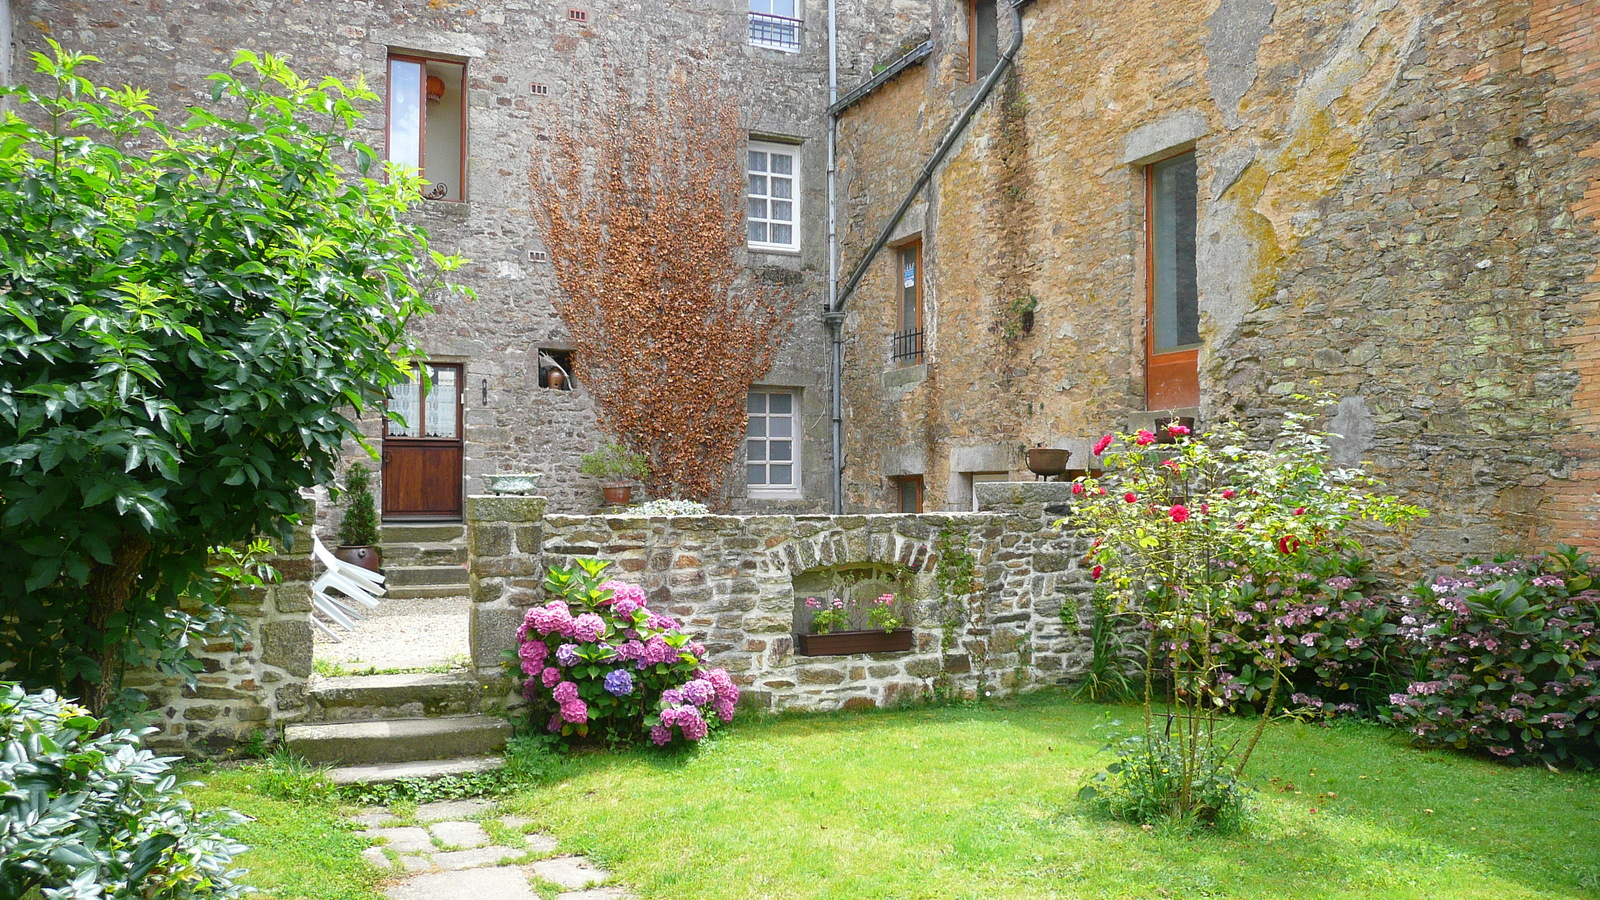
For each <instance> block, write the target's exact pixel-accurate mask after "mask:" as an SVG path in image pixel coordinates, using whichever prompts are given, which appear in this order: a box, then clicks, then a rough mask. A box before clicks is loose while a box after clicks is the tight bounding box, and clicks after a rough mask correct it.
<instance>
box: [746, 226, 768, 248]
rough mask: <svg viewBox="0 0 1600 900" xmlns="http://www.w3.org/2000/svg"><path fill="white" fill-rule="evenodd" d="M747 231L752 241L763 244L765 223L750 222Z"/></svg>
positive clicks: (765, 235) (765, 230)
mask: <svg viewBox="0 0 1600 900" xmlns="http://www.w3.org/2000/svg"><path fill="white" fill-rule="evenodd" d="M749 232H750V241H751V242H752V243H756V244H765V243H766V242H767V223H765V222H751V223H750V226H749Z"/></svg>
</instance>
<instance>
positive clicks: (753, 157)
mask: <svg viewBox="0 0 1600 900" xmlns="http://www.w3.org/2000/svg"><path fill="white" fill-rule="evenodd" d="M750 171H752V172H765V171H767V154H765V153H763V152H761V151H760V150H751V151H750ZM762 180H763V181H765V179H762ZM750 183H751V184H752V185H754V184H755V176H751V178H750ZM762 190H766V189H765V188H762Z"/></svg>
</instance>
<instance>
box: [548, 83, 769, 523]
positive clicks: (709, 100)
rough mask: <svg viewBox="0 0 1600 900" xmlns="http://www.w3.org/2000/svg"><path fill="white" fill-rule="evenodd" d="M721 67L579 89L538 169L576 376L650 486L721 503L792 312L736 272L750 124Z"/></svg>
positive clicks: (760, 285)
mask: <svg viewBox="0 0 1600 900" xmlns="http://www.w3.org/2000/svg"><path fill="white" fill-rule="evenodd" d="M710 72H711V69H710V66H709V65H708V64H705V63H700V64H698V65H692V64H684V65H681V66H680V67H678V68H677V69H676V70H674V71H673V72H671V74H668V75H664V76H659V78H658V79H652V80H650V81H649V82H648V84H647V86H646V87H645V89H644V90H643V91H635V92H634V93H635V95H636V96H637V97H638V98H639V99H638V100H637V101H635V100H630V97H629V93H630V92H629V90H628V89H627V88H626V87H625V85H624V84H623V83H622V78H623V77H624V76H622V75H620V74H619V75H618V76H617V80H616V81H615V82H613V83H611V84H609V85H606V86H604V87H600V88H597V89H596V90H595V91H592V92H588V93H585V94H582V95H580V96H579V97H578V98H577V100H576V101H575V103H574V108H573V109H572V110H571V111H570V115H569V116H568V117H567V118H566V119H565V120H558V121H557V122H555V123H554V124H553V125H552V126H551V130H550V141H549V145H548V146H549V150H548V152H542V151H534V152H533V153H532V157H533V161H532V168H531V174H530V182H531V184H532V188H533V196H534V201H533V212H534V215H535V217H536V218H537V219H538V221H539V223H540V225H541V227H542V231H543V237H544V242H545V247H546V249H547V251H548V253H549V258H550V261H551V263H552V265H553V267H554V269H555V275H556V280H557V282H558V283H559V287H560V291H559V292H558V294H557V297H556V301H555V306H556V310H557V312H559V313H560V315H561V318H562V321H563V322H564V323H565V324H566V327H567V330H568V332H569V334H570V337H571V340H572V343H573V345H574V347H575V348H576V350H577V354H576V357H575V368H576V369H577V372H576V375H577V379H578V381H579V382H581V383H583V384H584V385H585V386H586V387H587V388H588V390H589V392H590V394H591V395H592V396H593V397H594V400H595V403H596V406H597V407H598V408H599V413H600V421H601V425H602V427H603V428H605V429H606V430H607V431H609V432H610V433H612V434H613V435H615V436H616V437H617V438H618V439H619V440H620V441H621V442H622V443H624V444H626V445H628V446H629V447H630V448H632V449H634V450H638V451H640V452H642V453H645V454H646V455H647V456H648V457H649V459H650V473H651V474H650V482H649V487H650V489H651V491H652V492H653V493H655V494H657V495H659V496H673V497H684V498H692V499H697V500H712V499H717V498H720V497H722V496H724V491H725V488H726V486H727V484H728V480H729V474H730V473H731V472H732V471H733V466H734V463H735V461H736V460H737V459H738V456H739V452H740V449H741V445H742V443H743V423H744V421H745V396H746V393H747V391H748V389H749V387H750V385H751V384H752V383H753V382H754V381H755V380H756V379H757V378H759V377H761V376H762V375H764V374H765V373H766V372H767V370H768V369H769V368H770V367H771V365H772V361H773V358H774V356H775V354H776V352H777V349H778V346H779V343H780V341H781V340H782V338H783V336H784V333H785V332H786V331H787V330H788V326H789V324H790V322H791V321H792V319H793V313H794V305H795V298H794V297H793V295H792V294H791V293H790V292H788V291H785V290H783V289H781V288H778V287H775V286H773V285H770V284H766V283H763V282H762V281H760V280H758V279H755V278H752V277H750V275H749V274H748V273H747V272H746V271H745V269H744V267H743V266H742V265H740V254H741V253H742V252H743V248H744V232H745V225H744V208H743V204H744V181H745V174H744V165H743V156H744V147H745V145H746V142H747V139H748V131H747V129H746V128H745V127H744V123H743V122H742V121H741V118H740V113H739V108H740V107H739V103H738V100H737V98H736V97H735V96H734V95H733V94H732V92H730V91H729V90H727V89H726V88H724V87H723V86H721V85H720V84H719V83H717V82H716V81H715V80H714V79H713V77H712V76H711V74H710Z"/></svg>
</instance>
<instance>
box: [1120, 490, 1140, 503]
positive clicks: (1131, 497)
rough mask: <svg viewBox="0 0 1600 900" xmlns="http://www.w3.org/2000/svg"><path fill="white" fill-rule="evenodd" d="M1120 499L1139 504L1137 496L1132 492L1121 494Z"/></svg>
mask: <svg viewBox="0 0 1600 900" xmlns="http://www.w3.org/2000/svg"><path fill="white" fill-rule="evenodd" d="M1122 499H1124V500H1126V501H1128V502H1129V503H1138V502H1139V497H1138V495H1137V494H1135V493H1134V492H1133V491H1129V492H1127V493H1126V494H1123V495H1122Z"/></svg>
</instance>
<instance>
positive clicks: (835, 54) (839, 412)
mask: <svg viewBox="0 0 1600 900" xmlns="http://www.w3.org/2000/svg"><path fill="white" fill-rule="evenodd" d="M837 15H838V0H828V108H829V109H832V108H833V104H834V103H835V102H837V101H838V99H839V21H838V18H837ZM838 142H839V117H838V116H835V115H831V114H830V115H829V116H828V305H827V308H826V309H824V310H823V314H822V321H823V322H824V323H826V324H827V326H828V337H829V344H830V356H831V358H830V360H829V365H828V369H829V379H828V384H829V389H830V391H831V393H832V397H831V398H830V403H831V405H832V407H833V410H832V413H833V514H834V515H836V516H837V515H841V514H843V513H844V461H843V460H844V385H843V384H842V379H843V378H844V334H843V332H844V315H843V314H842V313H835V312H834V309H835V307H837V306H838V291H839V215H838V206H837V203H836V196H837V195H836V193H835V191H836V190H837V178H838V171H839V144H838Z"/></svg>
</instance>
